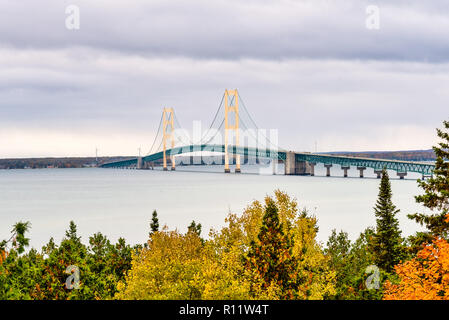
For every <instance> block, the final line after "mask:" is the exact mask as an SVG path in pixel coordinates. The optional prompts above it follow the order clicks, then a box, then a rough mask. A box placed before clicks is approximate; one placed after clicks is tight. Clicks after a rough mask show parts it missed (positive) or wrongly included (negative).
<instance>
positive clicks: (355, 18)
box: [0, 0, 449, 62]
mask: <svg viewBox="0 0 449 320" xmlns="http://www.w3.org/2000/svg"><path fill="white" fill-rule="evenodd" d="M68 4H76V5H78V6H79V7H80V10H81V29H80V30H79V31H69V30H67V29H66V28H65V25H64V21H65V18H66V15H65V11H64V10H65V7H66V6H67V5H68ZM370 4H375V5H378V6H379V8H380V30H377V31H373V30H368V29H366V27H365V20H366V17H367V14H366V11H365V10H366V7H367V5H370ZM0 7H1V8H2V10H1V12H0V39H1V43H2V44H3V45H4V46H12V47H17V48H43V49H57V48H69V47H74V46H86V47H90V48H96V49H104V50H113V51H117V52H120V53H128V54H140V55H146V56H184V57H191V58H199V59H241V58H256V59H294V58H313V59H317V58H334V59H376V60H415V61H430V62H441V61H447V59H448V57H449V55H448V53H449V44H448V42H447V41H446V39H447V37H448V36H449V14H448V12H449V11H448V10H447V9H448V5H447V3H446V2H445V1H432V2H423V1H418V0H414V1H395V2H391V1H355V0H353V1H330V0H315V1H310V0H305V1H288V0H284V1H274V0H269V1H237V0H231V1H229V0H226V1H225V0H217V1H206V0H202V1H179V0H178V1H161V0H159V1H137V0H131V1H121V2H117V1H115V2H113V3H112V2H111V1H95V2H93V1H87V0H82V1H51V0H42V1H39V2H36V1H31V0H29V1H20V2H17V1H5V0H2V1H0Z"/></svg>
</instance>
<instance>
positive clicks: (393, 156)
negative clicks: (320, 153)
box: [329, 149, 436, 161]
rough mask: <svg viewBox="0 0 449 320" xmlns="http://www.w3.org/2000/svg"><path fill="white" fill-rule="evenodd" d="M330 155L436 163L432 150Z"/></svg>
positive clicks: (338, 153)
mask: <svg viewBox="0 0 449 320" xmlns="http://www.w3.org/2000/svg"><path fill="white" fill-rule="evenodd" d="M329 154H335V155H341V156H351V157H363V158H375V159H389V160H403V161H435V159H436V156H435V153H434V152H433V150H432V149H429V150H410V151H365V152H329Z"/></svg>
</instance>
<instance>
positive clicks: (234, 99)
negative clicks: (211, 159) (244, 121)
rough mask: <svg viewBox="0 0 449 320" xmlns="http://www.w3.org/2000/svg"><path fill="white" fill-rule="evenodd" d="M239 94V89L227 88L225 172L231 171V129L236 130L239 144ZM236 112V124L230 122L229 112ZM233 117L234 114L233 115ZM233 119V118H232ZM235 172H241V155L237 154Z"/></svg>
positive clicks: (236, 144)
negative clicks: (229, 146)
mask: <svg viewBox="0 0 449 320" xmlns="http://www.w3.org/2000/svg"><path fill="white" fill-rule="evenodd" d="M238 97H239V94H238V92H237V89H235V90H228V89H226V90H225V97H224V102H225V169H224V172H226V173H229V172H231V170H230V169H229V153H228V143H229V141H228V139H229V137H228V135H229V130H234V132H235V146H236V147H238V145H239V98H238ZM230 112H233V113H234V124H229V122H230V121H229V113H230ZM231 117H232V116H231ZM231 119H232V118H231ZM235 173H240V155H238V154H237V153H236V154H235Z"/></svg>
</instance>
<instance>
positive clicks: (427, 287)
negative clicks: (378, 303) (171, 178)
mask: <svg viewBox="0 0 449 320" xmlns="http://www.w3.org/2000/svg"><path fill="white" fill-rule="evenodd" d="M447 220H449V216H448V218H447ZM395 270H396V273H397V274H398V276H399V278H400V282H399V284H392V283H391V282H389V281H386V283H385V285H384V289H385V291H384V300H449V243H448V241H446V240H444V239H441V238H436V239H434V240H433V242H432V243H431V244H427V245H425V246H424V248H423V249H422V250H421V251H419V252H418V254H417V255H416V257H415V258H413V259H412V260H410V261H407V262H405V263H402V264H399V265H397V266H395Z"/></svg>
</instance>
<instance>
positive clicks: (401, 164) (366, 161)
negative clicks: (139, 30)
mask: <svg viewBox="0 0 449 320" xmlns="http://www.w3.org/2000/svg"><path fill="white" fill-rule="evenodd" d="M224 149H225V146H224V145H205V144H203V145H189V146H182V147H176V148H172V149H168V150H167V155H170V156H174V155H179V154H185V153H192V152H199V151H205V152H218V153H224ZM229 153H231V154H239V155H243V156H252V157H260V158H271V159H278V160H283V161H285V160H286V153H287V152H286V151H285V150H271V149H257V148H252V147H236V146H229ZM162 158H163V152H162V151H161V152H157V153H154V154H151V155H148V156H146V157H142V161H143V162H154V161H157V160H160V159H162ZM295 160H296V161H308V162H314V163H324V164H338V165H341V166H357V167H367V168H373V169H375V170H381V169H383V168H384V167H385V168H386V169H390V170H395V171H397V172H418V173H421V174H426V175H430V174H432V172H433V170H434V168H435V165H434V164H431V163H425V162H415V161H401V160H387V159H375V158H364V157H350V156H336V155H328V154H316V153H307V152H295ZM137 162H138V159H137V158H131V159H127V160H120V161H114V162H109V163H104V164H102V165H101V166H100V167H103V168H111V167H129V166H134V165H137Z"/></svg>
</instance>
